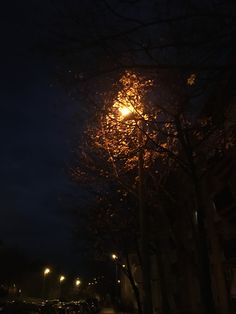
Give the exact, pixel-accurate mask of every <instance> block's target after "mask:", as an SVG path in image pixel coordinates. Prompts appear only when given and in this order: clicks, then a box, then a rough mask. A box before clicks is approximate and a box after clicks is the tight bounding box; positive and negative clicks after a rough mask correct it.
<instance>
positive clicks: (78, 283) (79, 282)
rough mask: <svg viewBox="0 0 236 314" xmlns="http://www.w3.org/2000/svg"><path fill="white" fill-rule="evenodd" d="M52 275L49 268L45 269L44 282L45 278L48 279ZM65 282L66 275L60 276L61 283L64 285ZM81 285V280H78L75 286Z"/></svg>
mask: <svg viewBox="0 0 236 314" xmlns="http://www.w3.org/2000/svg"><path fill="white" fill-rule="evenodd" d="M50 273H51V269H50V268H48V267H46V268H45V269H44V271H43V276H44V280H45V278H46V277H47V276H48V275H49V274H50ZM64 280H66V277H65V276H64V275H60V276H59V282H60V283H62V282H63V281H64ZM80 284H81V280H80V279H79V278H77V279H76V280H75V285H76V287H78V286H80Z"/></svg>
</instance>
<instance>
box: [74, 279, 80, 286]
mask: <svg viewBox="0 0 236 314" xmlns="http://www.w3.org/2000/svg"><path fill="white" fill-rule="evenodd" d="M80 284H81V281H80V280H79V279H76V281H75V285H76V286H77V287H78V286H79V285H80Z"/></svg>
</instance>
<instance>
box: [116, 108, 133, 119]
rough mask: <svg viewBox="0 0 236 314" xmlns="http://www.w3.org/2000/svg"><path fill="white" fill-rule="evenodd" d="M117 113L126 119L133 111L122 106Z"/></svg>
mask: <svg viewBox="0 0 236 314" xmlns="http://www.w3.org/2000/svg"><path fill="white" fill-rule="evenodd" d="M119 112H120V113H121V115H122V116H123V117H126V116H128V115H129V114H131V113H132V112H133V110H132V108H131V107H126V106H122V107H119Z"/></svg>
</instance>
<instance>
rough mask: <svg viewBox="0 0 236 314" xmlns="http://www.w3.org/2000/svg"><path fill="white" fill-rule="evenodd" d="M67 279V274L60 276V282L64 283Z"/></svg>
mask: <svg viewBox="0 0 236 314" xmlns="http://www.w3.org/2000/svg"><path fill="white" fill-rule="evenodd" d="M65 279H66V277H65V276H63V275H61V276H60V277H59V281H60V283H62V282H63V281H64V280H65Z"/></svg>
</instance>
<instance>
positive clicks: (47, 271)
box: [42, 267, 51, 299]
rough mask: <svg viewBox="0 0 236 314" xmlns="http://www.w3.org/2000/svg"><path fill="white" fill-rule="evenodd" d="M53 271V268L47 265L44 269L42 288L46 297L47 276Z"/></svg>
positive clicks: (43, 295)
mask: <svg viewBox="0 0 236 314" xmlns="http://www.w3.org/2000/svg"><path fill="white" fill-rule="evenodd" d="M50 273H51V269H50V268H48V267H46V268H45V269H44V270H43V289H42V298H43V299H44V298H45V297H46V293H45V292H46V291H45V290H46V277H47V276H48V275H49V274H50Z"/></svg>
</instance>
